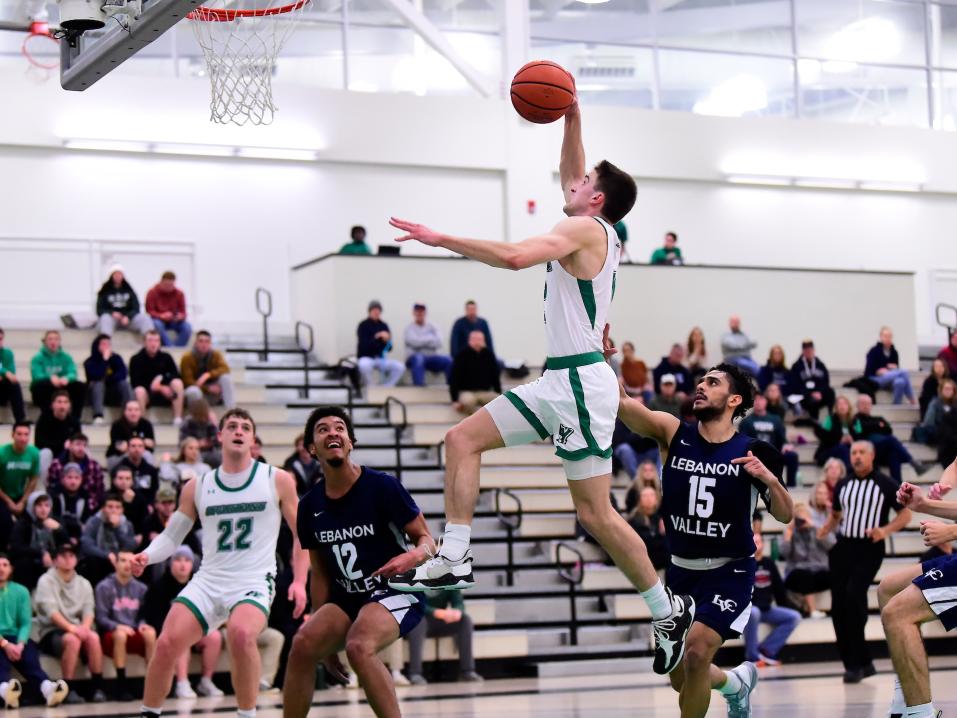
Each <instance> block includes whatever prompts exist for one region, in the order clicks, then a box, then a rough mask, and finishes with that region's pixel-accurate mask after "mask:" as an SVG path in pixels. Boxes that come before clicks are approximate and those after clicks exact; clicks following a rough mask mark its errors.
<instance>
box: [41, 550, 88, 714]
mask: <svg viewBox="0 0 957 718" xmlns="http://www.w3.org/2000/svg"><path fill="white" fill-rule="evenodd" d="M54 553H55V555H54V558H53V566H52V567H51V568H50V569H49V570H48V571H47V572H46V573H45V574H43V575H42V576H41V577H40V580H39V581H38V582H37V590H36V593H35V594H34V595H33V602H34V605H35V606H36V612H37V617H36V618H35V619H34V624H33V631H34V634H35V638H36V640H37V642H38V643H39V644H40V650H41V651H42V652H43V653H45V654H47V655H48V656H53V657H54V658H59V659H60V668H61V672H62V674H63V678H64V680H66V681H72V680H73V678H74V677H75V676H76V666H77V663H78V661H79V658H80V649H81V648H82V649H83V651H84V653H86V664H87V666H88V667H89V669H90V688H91V690H92V696H91V698H92V700H93V701H94V702H96V703H102V702H104V701H105V700H106V693H104V692H103V648H102V647H101V646H100V636H99V635H98V634H97V632H96V631H95V630H94V629H93V619H94V617H95V611H94V604H93V586H91V585H90V582H89V581H87V580H86V579H85V578H83V577H82V576H80V575H79V574H77V572H76V549H75V548H74V547H73V544H71V543H62V544H59V545H58V546H57V547H56V549H55V552H54ZM65 702H66V703H83V702H85V701H84V700H83V698H81V697H80V696H79V695H78V694H77V693H76V692H73V691H71V692H70V695H68V696H67V698H66V701H65Z"/></svg>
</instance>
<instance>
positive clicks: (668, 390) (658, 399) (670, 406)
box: [648, 374, 683, 416]
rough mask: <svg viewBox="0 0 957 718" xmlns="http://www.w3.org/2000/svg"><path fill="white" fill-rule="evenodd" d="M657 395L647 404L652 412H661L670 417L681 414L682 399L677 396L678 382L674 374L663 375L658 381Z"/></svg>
mask: <svg viewBox="0 0 957 718" xmlns="http://www.w3.org/2000/svg"><path fill="white" fill-rule="evenodd" d="M658 382H659V387H658V395H657V396H655V398H654V399H652V400H651V401H650V402H649V403H648V408H649V409H651V410H652V411H663V412H665V413H667V414H671V415H672V416H679V415H680V414H681V402H682V400H683V397H680V396H678V393H677V389H678V382H677V380H676V379H675V375H674V374H665V375H664V376H662V377H660V378H659V379H658Z"/></svg>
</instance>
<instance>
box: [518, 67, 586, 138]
mask: <svg viewBox="0 0 957 718" xmlns="http://www.w3.org/2000/svg"><path fill="white" fill-rule="evenodd" d="M511 95H512V106H513V107H514V108H515V111H516V112H518V114H520V115H521V116H522V117H524V118H525V119H526V120H528V121H529V122H535V123H536V124H539V125H544V124H547V123H549V122H554V121H555V120H557V119H558V118H559V117H562V116H563V115H564V114H565V112H566V111H567V110H568V108H569V107H571V106H572V103H573V102H574V101H575V81H574V80H573V79H572V76H571V74H570V73H569V72H568V70H566V69H565V68H564V67H562V66H561V65H558V64H556V63H554V62H549V61H548V60H535V61H534V62H530V63H528V64H527V65H525V66H524V67H522V69H520V70H519V71H518V72H516V73H515V77H514V78H512V92H511Z"/></svg>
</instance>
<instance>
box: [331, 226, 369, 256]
mask: <svg viewBox="0 0 957 718" xmlns="http://www.w3.org/2000/svg"><path fill="white" fill-rule="evenodd" d="M349 234H350V235H351V236H352V241H351V242H347V243H346V244H344V245H342V249H340V250H339V254H372V250H371V249H369V245H368V244H366V228H365V227H362V226H360V225H356V226H355V227H353V228H352V230H351V231H350V232H349Z"/></svg>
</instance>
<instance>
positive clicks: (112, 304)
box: [96, 264, 153, 337]
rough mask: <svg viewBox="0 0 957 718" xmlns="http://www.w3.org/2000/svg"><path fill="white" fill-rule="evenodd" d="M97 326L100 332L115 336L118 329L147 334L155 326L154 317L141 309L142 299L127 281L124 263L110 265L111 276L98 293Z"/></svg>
mask: <svg viewBox="0 0 957 718" xmlns="http://www.w3.org/2000/svg"><path fill="white" fill-rule="evenodd" d="M96 316H98V317H99V322H98V324H97V327H98V329H99V331H100V334H105V335H106V336H108V337H111V336H113V332H114V331H116V330H117V329H129V330H130V331H135V332H139V333H140V334H146V332H148V331H149V330H150V329H152V328H153V319H152V318H151V317H150V315H149V314H147V313H146V312H144V311H141V310H140V300H139V297H137V296H136V292H135V291H133V287H131V286H130V283H129V282H127V281H126V276H125V275H124V273H123V265H121V264H114V265H113V266H112V267H110V277H109V279H107V280H106V281H105V282H104V283H103V286H102V287H100V291H99V292H97V294H96Z"/></svg>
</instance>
